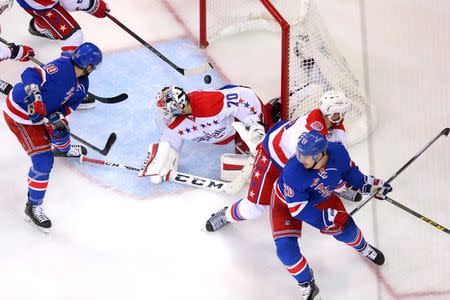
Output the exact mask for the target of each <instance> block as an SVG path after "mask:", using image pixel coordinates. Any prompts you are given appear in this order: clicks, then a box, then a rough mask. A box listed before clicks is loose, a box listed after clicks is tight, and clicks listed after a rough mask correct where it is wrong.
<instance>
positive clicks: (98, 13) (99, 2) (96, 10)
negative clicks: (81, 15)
mask: <svg viewBox="0 0 450 300" xmlns="http://www.w3.org/2000/svg"><path fill="white" fill-rule="evenodd" d="M86 12H87V13H89V14H91V15H93V16H94V17H97V18H104V17H106V14H107V13H109V12H110V9H109V6H108V4H106V2H105V1H103V0H91V3H90V5H89V7H88V9H87V10H86Z"/></svg>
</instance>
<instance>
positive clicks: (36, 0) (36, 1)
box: [17, 0, 76, 10]
mask: <svg viewBox="0 0 450 300" xmlns="http://www.w3.org/2000/svg"><path fill="white" fill-rule="evenodd" d="M74 1H75V2H76V0H74ZM58 2H59V0H17V3H19V5H20V6H22V7H23V8H25V9H33V10H47V9H51V8H53V6H55V5H56V4H57V3H58Z"/></svg>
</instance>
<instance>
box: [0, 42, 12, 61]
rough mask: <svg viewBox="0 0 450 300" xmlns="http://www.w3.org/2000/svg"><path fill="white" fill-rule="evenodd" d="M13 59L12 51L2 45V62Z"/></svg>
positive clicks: (0, 50)
mask: <svg viewBox="0 0 450 300" xmlns="http://www.w3.org/2000/svg"><path fill="white" fill-rule="evenodd" d="M10 57H11V50H10V49H9V48H8V47H6V46H3V45H0V61H2V60H5V59H8V58H10Z"/></svg>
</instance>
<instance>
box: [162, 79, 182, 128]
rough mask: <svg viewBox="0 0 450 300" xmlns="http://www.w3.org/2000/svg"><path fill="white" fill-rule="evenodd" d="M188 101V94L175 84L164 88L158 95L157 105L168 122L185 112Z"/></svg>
mask: <svg viewBox="0 0 450 300" xmlns="http://www.w3.org/2000/svg"><path fill="white" fill-rule="evenodd" d="M186 103H187V95H186V93H185V92H184V90H183V89H182V88H180V87H177V86H173V85H170V86H166V87H165V88H163V89H162V90H161V91H160V92H159V93H158V96H157V97H156V106H157V107H158V109H159V111H160V112H161V114H162V115H163V118H164V119H165V120H166V121H167V122H168V123H171V122H172V121H173V120H174V119H175V118H176V117H177V116H179V115H182V114H183V109H184V107H185V106H186Z"/></svg>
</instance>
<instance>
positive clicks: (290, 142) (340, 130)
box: [263, 108, 347, 168]
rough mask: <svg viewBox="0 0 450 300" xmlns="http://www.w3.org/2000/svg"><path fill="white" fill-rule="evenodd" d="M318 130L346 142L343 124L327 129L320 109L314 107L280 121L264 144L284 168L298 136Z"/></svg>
mask: <svg viewBox="0 0 450 300" xmlns="http://www.w3.org/2000/svg"><path fill="white" fill-rule="evenodd" d="M312 130H316V131H319V132H320V133H321V134H323V135H325V136H326V137H327V139H328V141H330V142H341V143H343V144H345V143H346V139H347V134H346V132H345V127H344V125H343V124H339V125H333V126H332V127H331V128H329V129H327V127H326V124H325V120H324V117H323V115H322V113H321V111H320V109H318V108H317V109H314V110H312V111H310V112H308V113H306V114H304V115H303V116H301V117H298V118H297V119H294V120H292V121H289V122H286V121H280V122H278V123H277V124H275V125H274V126H273V127H272V128H271V129H270V130H269V132H268V133H267V134H266V136H265V138H264V141H263V145H264V149H265V150H266V152H267V154H269V156H270V158H271V159H272V161H273V162H274V163H275V164H276V165H277V167H278V168H283V167H284V166H285V165H286V163H287V161H288V160H289V158H291V157H292V156H293V155H294V154H295V152H296V149H297V143H298V138H299V137H300V135H301V134H302V133H304V132H307V131H312Z"/></svg>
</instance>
